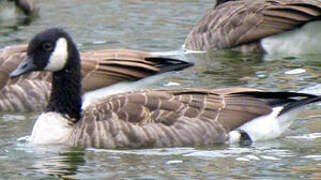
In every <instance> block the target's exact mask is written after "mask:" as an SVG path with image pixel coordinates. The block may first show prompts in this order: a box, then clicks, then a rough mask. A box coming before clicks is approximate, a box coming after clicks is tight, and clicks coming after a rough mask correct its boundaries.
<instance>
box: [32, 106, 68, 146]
mask: <svg viewBox="0 0 321 180" xmlns="http://www.w3.org/2000/svg"><path fill="white" fill-rule="evenodd" d="M70 124H71V123H70V122H69V121H68V119H66V118H65V117H63V116H62V115H61V114H59V113H56V112H48V113H42V114H41V115H40V116H39V117H38V119H37V121H36V123H35V125H34V126H33V129H32V134H31V137H30V140H31V142H32V143H34V144H66V143H67V140H68V139H69V138H70V136H71V135H72V131H73V130H72V126H71V125H70Z"/></svg>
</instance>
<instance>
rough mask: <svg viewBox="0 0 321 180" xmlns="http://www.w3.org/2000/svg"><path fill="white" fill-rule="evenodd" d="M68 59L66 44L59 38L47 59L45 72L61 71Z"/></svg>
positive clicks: (64, 40) (65, 41)
mask: <svg viewBox="0 0 321 180" xmlns="http://www.w3.org/2000/svg"><path fill="white" fill-rule="evenodd" d="M67 59H68V43H67V40H66V39H65V38H59V39H58V40H57V42H56V46H55V49H54V51H53V52H52V53H51V56H50V57H49V62H48V64H47V66H46V67H45V70H47V71H52V72H55V71H59V70H62V69H63V68H64V66H65V64H66V62H67Z"/></svg>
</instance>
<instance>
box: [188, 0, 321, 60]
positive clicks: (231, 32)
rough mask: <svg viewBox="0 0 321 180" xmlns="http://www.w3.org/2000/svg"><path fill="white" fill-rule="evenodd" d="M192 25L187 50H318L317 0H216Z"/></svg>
mask: <svg viewBox="0 0 321 180" xmlns="http://www.w3.org/2000/svg"><path fill="white" fill-rule="evenodd" d="M217 2H218V3H217V4H216V6H215V7H214V8H213V9H210V10H209V11H208V12H207V13H206V14H205V16H203V18H202V19H201V20H200V21H199V22H198V23H197V24H196V26H195V27H193V28H192V30H191V32H190V33H189V35H188V36H187V38H186V40H185V45H184V47H185V49H188V50H215V49H225V48H233V49H236V50H239V51H242V52H259V53H263V52H264V53H267V54H271V55H277V54H291V55H298V54H308V53H319V52H320V49H321V43H320V40H321V33H320V30H321V21H320V18H321V2H320V1H318V0H260V1H257V0H218V1H217Z"/></svg>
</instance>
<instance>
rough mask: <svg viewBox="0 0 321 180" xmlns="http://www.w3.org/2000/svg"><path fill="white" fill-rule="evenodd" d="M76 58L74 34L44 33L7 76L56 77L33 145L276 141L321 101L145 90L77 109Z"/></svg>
mask: <svg viewBox="0 0 321 180" xmlns="http://www.w3.org/2000/svg"><path fill="white" fill-rule="evenodd" d="M80 69H81V63H80V56H79V53H78V50H77V47H76V45H75V44H74V42H73V41H72V39H71V37H70V36H69V35H68V34H67V33H66V32H65V31H63V30H61V29H56V28H52V29H48V30H45V31H43V32H41V33H39V34H37V35H36V36H35V37H34V38H33V39H32V40H31V41H30V43H29V46H28V51H27V57H26V58H25V59H24V60H23V62H22V63H21V64H20V65H19V66H18V67H17V69H15V70H14V71H13V72H12V73H11V74H10V76H11V77H12V78H14V77H18V76H21V75H22V74H25V73H28V72H31V71H49V72H52V73H53V80H52V84H53V86H52V89H51V94H50V100H49V104H48V106H47V108H46V110H45V111H44V112H43V113H42V114H41V115H40V116H39V117H38V119H37V121H36V123H35V125H34V127H33V130H32V135H31V137H30V141H31V142H32V143H34V144H40V145H45V144H63V145H67V146H81V147H96V148H145V147H174V146H194V145H212V144H215V143H235V142H239V143H242V142H244V143H245V144H250V143H251V142H253V141H257V140H264V139H269V138H275V137H278V136H279V135H280V133H282V132H283V131H284V130H285V129H286V128H287V127H288V126H289V125H290V123H291V121H292V120H293V119H294V116H295V115H296V113H297V112H298V110H299V109H301V107H303V106H304V105H306V104H309V103H313V102H316V101H320V100H321V97H319V96H314V95H310V94H302V93H292V92H264V91H260V90H257V89H249V88H229V89H216V90H207V89H176V90H143V91H134V92H127V93H121V94H116V95H112V96H109V97H106V98H102V99H99V100H97V101H96V102H95V103H92V104H90V105H89V106H88V107H87V108H86V109H84V110H83V111H82V109H81V103H82V101H81V96H80V95H81V82H80Z"/></svg>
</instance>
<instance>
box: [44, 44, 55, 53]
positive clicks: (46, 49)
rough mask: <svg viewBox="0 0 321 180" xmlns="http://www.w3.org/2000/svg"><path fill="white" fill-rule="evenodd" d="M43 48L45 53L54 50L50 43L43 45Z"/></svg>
mask: <svg viewBox="0 0 321 180" xmlns="http://www.w3.org/2000/svg"><path fill="white" fill-rule="evenodd" d="M42 48H43V50H45V51H47V52H50V51H52V49H53V44H52V43H49V42H47V43H44V44H43V45H42Z"/></svg>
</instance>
